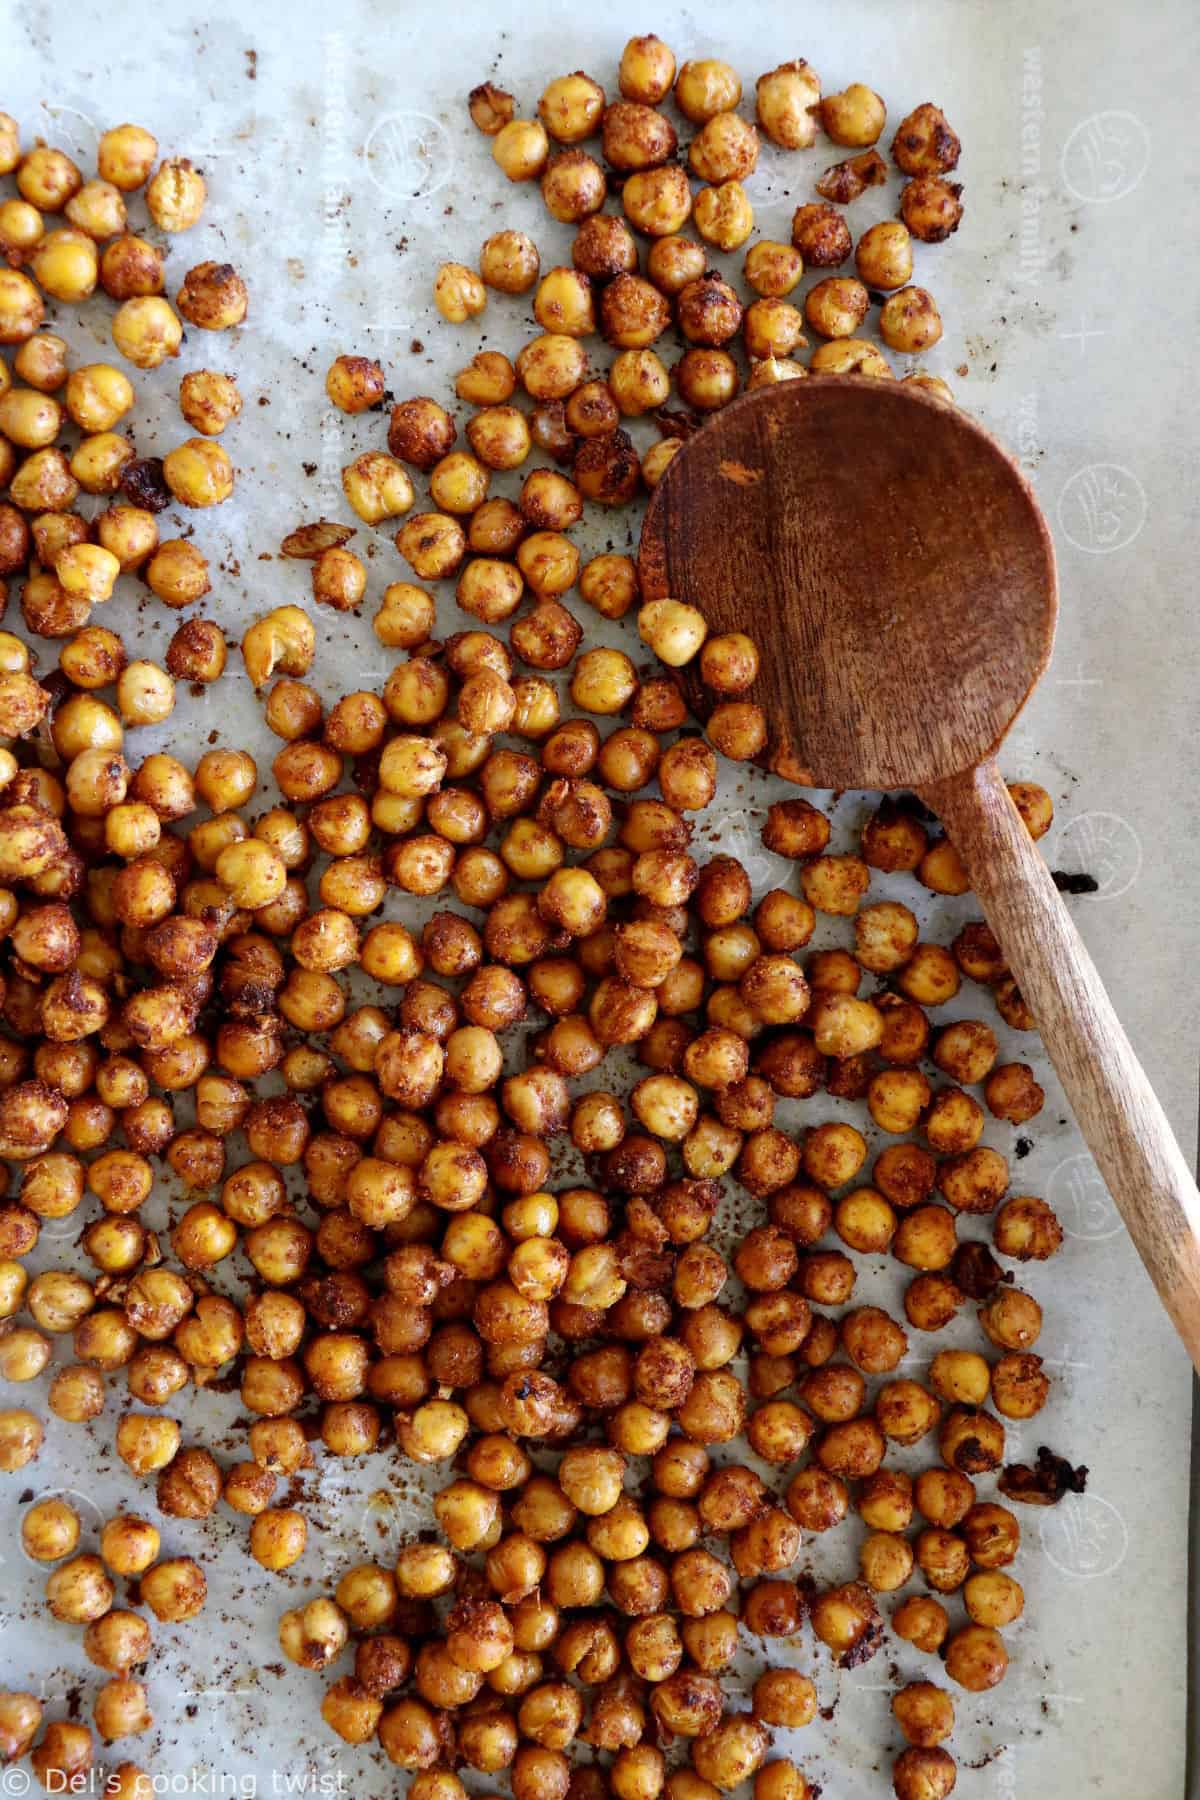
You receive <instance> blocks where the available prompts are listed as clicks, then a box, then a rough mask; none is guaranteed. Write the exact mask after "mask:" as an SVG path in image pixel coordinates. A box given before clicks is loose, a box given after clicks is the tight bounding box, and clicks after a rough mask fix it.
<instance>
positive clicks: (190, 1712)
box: [183, 1700, 200, 1719]
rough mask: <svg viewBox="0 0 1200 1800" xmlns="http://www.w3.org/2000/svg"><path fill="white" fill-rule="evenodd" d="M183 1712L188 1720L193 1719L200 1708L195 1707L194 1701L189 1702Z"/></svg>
mask: <svg viewBox="0 0 1200 1800" xmlns="http://www.w3.org/2000/svg"><path fill="white" fill-rule="evenodd" d="M183 1710H184V1713H185V1715H186V1716H187V1717H188V1718H189V1719H194V1718H195V1716H196V1714H197V1713H198V1712H199V1711H200V1708H199V1707H198V1706H197V1705H196V1703H195V1701H194V1700H192V1701H189V1703H188V1705H187V1706H185V1707H184V1709H183Z"/></svg>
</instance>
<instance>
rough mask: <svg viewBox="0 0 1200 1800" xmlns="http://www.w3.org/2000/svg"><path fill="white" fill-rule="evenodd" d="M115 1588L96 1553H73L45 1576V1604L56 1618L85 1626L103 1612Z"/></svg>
mask: <svg viewBox="0 0 1200 1800" xmlns="http://www.w3.org/2000/svg"><path fill="white" fill-rule="evenodd" d="M115 1591H116V1590H115V1589H114V1587H113V1584H112V1581H111V1579H110V1577H109V1575H108V1572H107V1570H106V1569H105V1567H104V1564H103V1563H102V1562H101V1561H100V1558H99V1557H98V1556H90V1555H86V1556H76V1557H72V1559H71V1561H70V1562H65V1563H63V1564H62V1565H61V1566H60V1567H59V1568H57V1569H55V1570H54V1571H53V1573H52V1574H51V1575H50V1576H49V1577H48V1578H47V1581H46V1604H47V1605H48V1606H49V1608H50V1611H51V1612H52V1613H53V1614H54V1617H55V1618H56V1619H66V1620H67V1621H69V1622H70V1623H72V1624H77V1625H85V1624H87V1623H88V1622H89V1621H90V1620H93V1619H99V1618H102V1617H103V1615H104V1614H105V1613H107V1611H108V1609H109V1608H110V1606H111V1605H112V1603H113V1597H114V1594H115Z"/></svg>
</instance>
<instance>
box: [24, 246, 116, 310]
mask: <svg viewBox="0 0 1200 1800" xmlns="http://www.w3.org/2000/svg"><path fill="white" fill-rule="evenodd" d="M31 267H32V269H33V273H34V275H35V276H36V278H37V281H38V284H39V286H40V287H41V288H42V289H43V291H44V292H45V293H47V294H49V295H50V296H51V298H52V299H55V300H65V301H67V302H68V303H69V304H71V305H75V304H76V303H78V302H79V301H81V300H86V299H87V297H88V295H89V294H92V293H94V292H95V288H96V282H97V280H98V279H99V272H100V264H99V259H98V257H97V255H96V246H95V243H94V242H93V240H92V239H91V238H90V237H89V236H88V235H87V233H86V232H83V231H76V230H75V229H74V228H64V229H63V230H61V231H49V232H47V233H46V235H45V237H43V238H42V239H41V240H40V241H39V243H38V245H37V248H36V249H35V250H34V253H33V256H32V258H31Z"/></svg>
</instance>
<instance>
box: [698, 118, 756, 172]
mask: <svg viewBox="0 0 1200 1800" xmlns="http://www.w3.org/2000/svg"><path fill="white" fill-rule="evenodd" d="M688 161H689V163H690V164H691V167H692V173H693V174H694V175H695V176H696V177H697V178H698V179H699V180H700V181H707V182H709V183H711V184H712V185H713V186H719V185H720V183H721V182H724V181H745V180H746V179H747V177H748V176H750V175H752V174H753V173H754V170H755V167H756V166H757V163H758V133H757V131H756V130H755V129H754V127H753V125H749V124H747V122H746V121H745V119H742V118H740V117H739V116H738V114H737V113H735V112H719V113H714V114H713V115H712V117H711V118H709V119H707V120H706V121H705V123H704V124H703V125H702V126H701V128H700V130H699V131H698V132H697V134H696V136H695V137H694V138H693V139H692V141H691V144H690V145H689V146H688Z"/></svg>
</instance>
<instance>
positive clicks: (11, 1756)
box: [0, 1690, 42, 1762]
mask: <svg viewBox="0 0 1200 1800" xmlns="http://www.w3.org/2000/svg"><path fill="white" fill-rule="evenodd" d="M41 1722H42V1707H41V1702H40V1701H38V1700H36V1699H35V1698H34V1696H33V1695H32V1694H21V1693H13V1692H12V1691H11V1690H7V1691H5V1692H4V1693H0V1756H3V1757H4V1760H5V1762H17V1761H19V1759H20V1758H21V1757H22V1756H24V1754H25V1752H26V1751H27V1750H28V1749H29V1747H30V1745H31V1744H32V1743H33V1740H34V1738H35V1737H36V1736H37V1729H38V1726H39V1725H40V1724H41Z"/></svg>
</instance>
